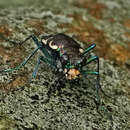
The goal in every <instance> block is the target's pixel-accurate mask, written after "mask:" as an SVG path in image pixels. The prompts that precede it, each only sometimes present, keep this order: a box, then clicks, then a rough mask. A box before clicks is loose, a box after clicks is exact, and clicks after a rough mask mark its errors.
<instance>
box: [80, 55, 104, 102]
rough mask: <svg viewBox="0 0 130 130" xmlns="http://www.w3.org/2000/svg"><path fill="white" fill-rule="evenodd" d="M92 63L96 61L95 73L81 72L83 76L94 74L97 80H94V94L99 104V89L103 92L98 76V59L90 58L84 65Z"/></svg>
mask: <svg viewBox="0 0 130 130" xmlns="http://www.w3.org/2000/svg"><path fill="white" fill-rule="evenodd" d="M92 61H97V70H96V72H91V71H84V72H82V73H83V74H86V75H87V74H94V75H96V76H97V80H96V93H97V99H98V103H99V104H100V97H99V89H100V90H101V91H102V92H103V93H104V91H103V90H102V88H101V85H100V74H99V57H98V56H92V57H91V58H89V59H87V61H86V65H87V64H89V63H91V62H92Z"/></svg>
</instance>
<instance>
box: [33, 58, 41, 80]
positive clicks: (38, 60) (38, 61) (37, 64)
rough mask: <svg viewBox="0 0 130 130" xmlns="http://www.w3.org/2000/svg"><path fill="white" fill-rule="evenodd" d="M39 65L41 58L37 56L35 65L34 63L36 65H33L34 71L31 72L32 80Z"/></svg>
mask: <svg viewBox="0 0 130 130" xmlns="http://www.w3.org/2000/svg"><path fill="white" fill-rule="evenodd" d="M40 63H41V56H39V57H38V59H37V63H36V65H35V69H34V71H33V73H32V77H33V78H36V75H37V71H38V67H39V64H40Z"/></svg>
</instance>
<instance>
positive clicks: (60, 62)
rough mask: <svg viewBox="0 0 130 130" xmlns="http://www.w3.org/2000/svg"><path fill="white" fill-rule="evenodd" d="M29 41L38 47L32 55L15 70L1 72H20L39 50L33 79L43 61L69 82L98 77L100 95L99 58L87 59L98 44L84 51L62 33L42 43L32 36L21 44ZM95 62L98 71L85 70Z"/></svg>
mask: <svg viewBox="0 0 130 130" xmlns="http://www.w3.org/2000/svg"><path fill="white" fill-rule="evenodd" d="M29 39H32V40H33V41H34V43H35V44H36V46H37V48H36V49H35V50H34V51H33V52H32V54H31V55H29V56H28V57H27V58H26V59H25V60H24V61H23V62H22V63H21V64H20V65H18V66H16V67H15V68H11V69H6V70H1V71H0V72H12V71H14V70H18V69H19V68H21V67H23V66H24V65H25V64H26V63H27V62H28V61H29V60H30V58H31V57H33V56H34V54H35V53H36V52H37V51H38V50H40V51H41V52H42V55H41V56H39V57H38V59H37V63H36V65H35V68H34V71H33V73H32V77H33V78H35V77H36V74H37V71H38V67H39V64H40V63H41V62H42V61H43V62H45V63H47V64H49V65H50V66H51V67H53V68H54V69H55V70H57V71H59V72H62V73H63V75H64V76H65V77H66V78H67V79H68V80H74V79H77V78H79V77H81V76H82V75H86V76H87V75H89V74H93V75H96V76H97V79H96V92H97V94H98V92H99V89H101V86H100V81H99V80H100V75H99V57H98V56H91V57H90V58H87V55H88V54H89V52H90V51H91V50H92V49H94V48H95V47H96V44H91V45H90V46H89V47H88V48H86V49H83V48H82V47H81V46H80V45H79V44H78V43H77V42H76V41H75V40H74V39H73V38H71V37H69V36H67V35H65V34H62V33H58V34H55V35H48V36H42V37H41V41H39V40H38V38H37V37H36V36H35V35H30V36H29V37H27V38H26V39H25V40H24V41H22V42H20V44H23V43H25V42H26V41H27V40H29ZM93 61H96V63H97V69H96V71H88V70H84V69H83V67H84V66H87V65H88V64H90V63H91V62H93ZM98 99H99V98H98ZM99 100H100V99H99Z"/></svg>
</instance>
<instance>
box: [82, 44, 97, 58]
mask: <svg viewBox="0 0 130 130" xmlns="http://www.w3.org/2000/svg"><path fill="white" fill-rule="evenodd" d="M95 47H96V44H94V43H93V44H91V45H90V46H89V47H88V48H86V49H85V51H84V52H83V53H82V56H85V55H86V54H87V53H88V52H89V51H90V50H92V49H93V48H95Z"/></svg>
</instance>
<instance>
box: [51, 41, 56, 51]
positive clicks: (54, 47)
mask: <svg viewBox="0 0 130 130" xmlns="http://www.w3.org/2000/svg"><path fill="white" fill-rule="evenodd" d="M52 43H53V41H50V42H49V47H50V48H52V49H54V50H56V49H57V48H58V46H57V45H52Z"/></svg>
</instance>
